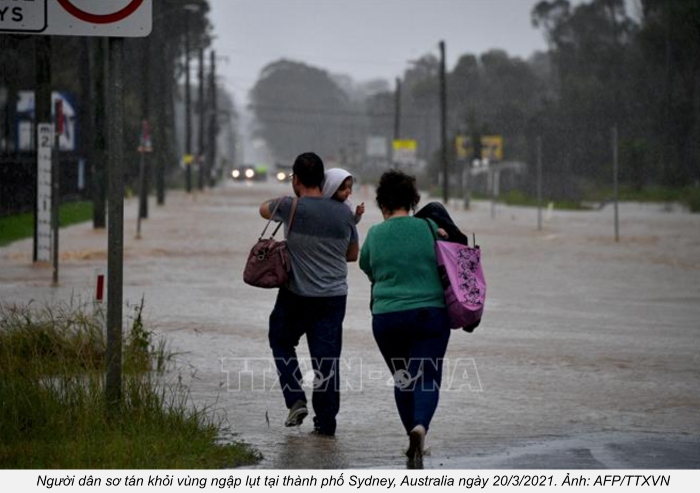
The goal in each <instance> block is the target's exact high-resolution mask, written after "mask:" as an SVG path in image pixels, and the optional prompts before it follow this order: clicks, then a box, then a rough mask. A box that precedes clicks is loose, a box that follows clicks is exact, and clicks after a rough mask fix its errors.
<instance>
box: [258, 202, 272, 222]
mask: <svg viewBox="0 0 700 493" xmlns="http://www.w3.org/2000/svg"><path fill="white" fill-rule="evenodd" d="M271 203H272V200H266V201H265V202H263V203H262V204H260V215H261V216H262V217H264V218H265V219H270V217H272V209H270V204H271Z"/></svg>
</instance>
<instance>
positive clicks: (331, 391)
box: [269, 288, 347, 435]
mask: <svg viewBox="0 0 700 493" xmlns="http://www.w3.org/2000/svg"><path fill="white" fill-rule="evenodd" d="M346 302H347V296H345V295H343V296H329V297H325V298H321V297H306V296H299V295H297V294H294V293H292V292H291V291H289V290H287V289H283V288H282V289H280V290H279V292H278V294H277V300H276V301H275V307H274V309H273V310H272V313H271V314H270V332H269V340H270V347H271V348H272V355H273V356H274V358H275V366H276V367H277V374H278V376H279V380H280V386H281V387H282V394H283V395H284V401H285V403H286V405H287V408H291V407H292V405H294V403H295V402H296V401H299V400H301V401H305V402H306V393H305V392H304V389H303V388H302V385H301V384H302V374H301V370H300V369H299V361H298V360H297V353H296V347H297V345H298V344H299V340H300V339H301V336H302V335H304V334H306V342H307V343H308V345H309V354H310V356H311V365H312V368H313V370H314V375H315V379H314V387H313V397H312V401H311V402H312V405H313V409H314V413H315V415H316V416H315V417H314V423H315V426H316V429H317V431H319V432H321V433H324V434H326V435H333V434H335V427H336V422H335V417H336V415H337V414H338V410H339V409H340V365H339V363H338V360H339V358H340V351H341V349H342V336H343V319H344V318H345V306H346Z"/></svg>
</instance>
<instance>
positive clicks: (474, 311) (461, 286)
mask: <svg viewBox="0 0 700 493" xmlns="http://www.w3.org/2000/svg"><path fill="white" fill-rule="evenodd" d="M428 225H429V226H430V224H428ZM430 231H431V232H432V233H433V238H434V239H435V256H436V258H437V263H438V272H439V274H440V280H441V281H442V286H443V288H444V289H445V304H446V305H447V313H448V316H449V319H450V327H452V328H453V329H463V330H465V331H466V332H473V331H474V329H475V328H476V327H478V325H479V323H481V316H482V315H483V313H484V304H485V302H486V278H485V277H484V270H483V268H482V267H481V248H479V246H478V245H477V244H476V238H474V242H473V244H474V246H473V247H470V246H468V245H462V244H460V243H454V242H451V241H443V240H439V239H438V238H437V235H436V234H435V232H434V231H433V228H432V226H430Z"/></svg>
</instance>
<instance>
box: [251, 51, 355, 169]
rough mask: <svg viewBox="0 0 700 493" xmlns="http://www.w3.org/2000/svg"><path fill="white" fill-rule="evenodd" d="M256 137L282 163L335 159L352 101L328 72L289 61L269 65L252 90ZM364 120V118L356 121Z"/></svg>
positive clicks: (349, 114)
mask: <svg viewBox="0 0 700 493" xmlns="http://www.w3.org/2000/svg"><path fill="white" fill-rule="evenodd" d="M250 99H251V106H250V109H251V110H252V111H253V113H254V114H255V116H256V119H257V125H258V126H257V128H256V130H255V135H256V136H257V137H260V138H263V139H264V140H265V141H266V142H267V144H268V145H269V146H270V148H271V149H272V151H273V152H274V154H275V156H276V158H277V159H278V160H285V161H290V160H292V159H294V157H295V156H296V155H298V154H300V153H301V152H305V151H309V150H314V151H315V152H317V153H318V154H319V155H321V156H322V157H324V158H331V159H333V158H336V157H337V156H338V155H339V151H340V149H341V148H342V147H343V145H344V144H345V142H346V133H347V132H346V127H347V122H348V118H349V117H351V116H352V113H350V112H349V100H348V96H347V95H346V94H345V93H344V92H343V91H342V90H341V89H340V88H339V87H338V86H337V85H336V84H335V82H333V80H332V78H331V76H330V75H329V74H328V73H327V72H326V71H324V70H320V69H318V68H314V67H311V66H308V65H305V64H303V63H300V62H294V61H290V60H284V59H283V60H279V61H276V62H273V63H270V64H269V65H267V66H266V67H264V68H263V69H262V71H261V74H260V78H259V79H258V81H257V82H256V84H255V86H254V87H253V89H252V90H251V94H250ZM356 116H358V117H361V116H363V115H359V114H358V115H356Z"/></svg>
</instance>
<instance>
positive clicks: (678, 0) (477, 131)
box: [250, 0, 700, 198]
mask: <svg viewBox="0 0 700 493" xmlns="http://www.w3.org/2000/svg"><path fill="white" fill-rule="evenodd" d="M639 6H640V11H639V12H628V11H627V9H626V3H625V1H624V0H592V1H589V2H587V3H581V4H578V5H576V6H574V5H572V3H571V2H569V1H568V0H550V1H541V2H539V3H537V4H536V5H535V6H534V7H533V9H532V11H531V22H532V25H533V28H536V29H539V30H540V31H541V32H542V35H543V36H544V37H545V39H546V41H547V46H548V49H547V51H546V52H538V53H535V54H533V55H532V56H531V57H530V58H529V59H527V60H522V59H520V58H517V57H511V56H509V55H508V53H506V52H505V51H501V50H492V51H488V52H486V53H483V54H481V55H476V54H471V53H467V54H463V55H461V56H460V57H459V58H458V62H457V63H456V65H455V66H454V67H453V68H452V69H451V70H449V71H448V73H447V74H446V75H447V83H446V86H447V102H448V103H447V117H446V119H447V133H448V142H449V146H448V154H449V162H450V166H452V167H453V171H457V170H458V169H459V167H461V166H469V165H470V164H469V163H470V162H471V161H472V158H475V157H476V158H478V157H479V156H478V152H479V149H478V147H479V146H478V145H477V146H473V148H472V149H471V152H472V155H471V156H470V159H467V160H462V161H460V160H459V159H457V155H456V150H455V146H454V142H455V138H456V137H457V136H465V137H468V138H471V139H472V142H480V136H484V135H500V136H502V137H503V142H504V149H503V152H504V159H507V160H515V161H517V160H520V161H525V162H528V163H531V164H533V166H530V167H529V169H530V173H531V174H534V168H535V166H534V163H535V160H536V157H535V153H536V148H537V146H536V142H537V140H538V137H539V138H540V139H541V142H542V154H543V157H544V161H545V163H546V176H547V177H548V180H549V181H550V185H551V186H550V187H548V188H549V189H550V190H552V192H553V193H555V194H559V195H562V196H566V197H570V198H577V197H580V196H581V195H582V194H583V193H584V192H585V191H586V190H587V189H589V188H591V187H596V186H598V187H600V186H605V185H606V184H607V183H610V181H611V173H612V171H611V169H612V164H611V163H612V159H613V158H612V155H613V153H612V142H611V133H612V132H611V130H612V128H613V127H615V128H616V129H617V132H618V135H619V166H620V180H621V183H623V184H626V185H628V186H630V187H632V188H636V189H638V190H641V189H643V188H645V187H652V186H665V187H683V186H687V185H691V184H692V185H695V186H697V185H698V182H699V180H700V144H699V143H700V52H699V51H700V3H699V2H697V1H696V0H640V3H639ZM447 49H448V50H449V46H448V47H447ZM439 84H440V60H438V59H437V57H436V56H434V55H432V54H427V55H425V56H423V57H421V58H419V59H418V60H416V61H412V62H410V66H409V68H408V69H406V70H405V72H404V74H403V77H401V78H400V79H399V80H397V84H396V86H393V85H390V84H389V83H388V82H387V81H381V80H376V81H370V82H367V83H361V84H358V83H354V82H353V81H352V80H349V78H348V77H342V76H338V75H335V74H331V73H329V72H327V71H325V70H323V69H321V68H317V67H312V66H309V65H306V64H305V63H303V62H300V61H292V60H284V59H283V60H278V61H275V62H273V63H270V64H269V65H268V66H267V67H265V68H264V69H263V71H262V72H261V74H260V78H259V80H258V81H257V83H256V85H255V86H254V88H253V90H252V91H251V98H250V101H251V102H250V109H251V110H252V111H253V112H254V114H255V115H256V119H257V122H258V126H257V128H256V133H257V135H258V136H260V137H263V138H264V139H265V140H266V141H267V142H268V144H269V145H270V147H271V148H272V150H273V152H274V153H275V155H276V156H278V157H279V159H283V160H285V159H289V158H290V157H291V156H293V155H294V153H295V152H296V150H298V149H300V148H314V149H318V150H319V151H320V152H321V153H322V154H323V155H324V156H326V157H331V158H333V159H334V160H335V161H339V162H341V164H344V165H348V166H353V165H356V164H358V163H359V162H360V161H362V160H365V162H366V158H364V157H363V156H362V154H363V152H364V146H365V140H366V138H367V137H368V136H384V137H386V138H387V139H392V138H394V137H399V138H408V139H415V140H416V141H417V142H418V156H419V157H420V158H422V159H424V160H425V161H426V162H427V163H428V168H427V169H428V173H427V179H428V180H429V181H431V182H435V181H436V180H437V175H438V170H439V155H440V149H441V142H440V117H441V115H440V106H439ZM399 100H400V102H398V101H399ZM397 112H398V113H399V116H400V117H399V120H400V122H398V124H397V119H396V116H397ZM358 156H359V157H358ZM530 178H531V179H530V180H529V184H530V185H533V183H534V180H533V179H532V178H533V177H532V176H530Z"/></svg>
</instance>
